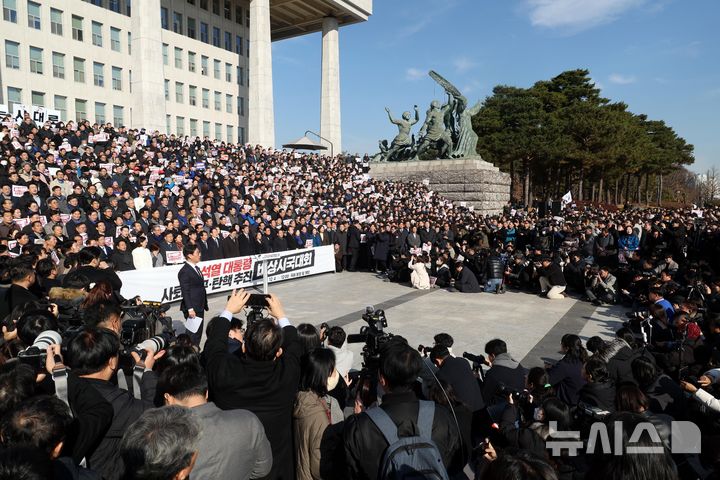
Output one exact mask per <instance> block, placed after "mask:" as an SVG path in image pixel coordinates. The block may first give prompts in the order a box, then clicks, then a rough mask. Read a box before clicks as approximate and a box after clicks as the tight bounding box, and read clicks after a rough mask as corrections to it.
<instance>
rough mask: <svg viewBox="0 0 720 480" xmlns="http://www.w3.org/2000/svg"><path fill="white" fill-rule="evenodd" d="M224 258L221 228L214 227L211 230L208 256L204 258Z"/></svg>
mask: <svg viewBox="0 0 720 480" xmlns="http://www.w3.org/2000/svg"><path fill="white" fill-rule="evenodd" d="M221 258H223V253H222V239H221V238H220V229H219V228H217V227H213V229H212V230H210V238H208V256H207V257H203V259H204V260H220V259H221Z"/></svg>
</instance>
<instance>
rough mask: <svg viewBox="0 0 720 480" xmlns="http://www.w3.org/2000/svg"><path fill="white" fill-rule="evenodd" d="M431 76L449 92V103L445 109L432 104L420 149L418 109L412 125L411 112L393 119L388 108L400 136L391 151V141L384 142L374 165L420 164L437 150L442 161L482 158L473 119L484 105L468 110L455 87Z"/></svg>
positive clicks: (463, 97)
mask: <svg viewBox="0 0 720 480" xmlns="http://www.w3.org/2000/svg"><path fill="white" fill-rule="evenodd" d="M429 75H430V77H431V78H432V79H433V80H435V81H436V82H437V83H438V84H439V85H440V86H441V87H442V88H443V89H444V90H445V93H446V94H447V97H448V100H447V103H446V104H445V105H442V106H441V105H440V102H439V101H437V100H433V101H432V102H431V103H430V109H428V111H427V114H426V117H425V122H424V123H423V125H422V127H421V128H420V131H419V132H418V135H419V140H418V144H417V147H415V146H414V138H413V137H412V135H411V131H412V126H413V125H415V124H416V123H417V122H418V120H419V118H418V110H417V106H415V121H411V119H410V112H405V113H403V115H402V119H399V120H396V119H393V118H392V115H391V114H390V109H389V108H387V107H386V108H385V111H387V113H388V117H389V118H390V121H391V122H392V123H393V124H395V125H397V126H398V134H397V136H396V137H395V138H394V139H393V141H392V143H391V144H390V146H389V147H388V146H387V143H388V142H387V140H384V141H382V142H381V145H382V147H381V148H380V153H378V154H376V155H375V156H374V157H373V161H379V162H382V161H402V160H418V159H419V158H420V156H421V155H422V154H424V153H426V152H427V151H428V150H429V149H430V148H435V149H437V151H438V158H439V159H444V158H463V157H477V158H479V155H478V154H477V151H476V149H477V142H478V136H477V134H476V133H475V132H474V131H473V128H472V117H473V116H474V115H476V114H477V113H478V112H479V111H480V108H482V102H481V101H479V102H477V103H476V104H475V105H473V106H472V107H468V100H467V98H466V97H465V96H464V95H463V94H462V93H460V91H459V90H458V89H457V88H456V87H455V85H453V84H452V83H450V82H448V81H447V80H446V79H445V78H444V77H442V76H441V75H439V74H438V73H437V72H435V71H433V70H431V71H430V73H429Z"/></svg>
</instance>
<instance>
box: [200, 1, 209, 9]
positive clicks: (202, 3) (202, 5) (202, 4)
mask: <svg viewBox="0 0 720 480" xmlns="http://www.w3.org/2000/svg"><path fill="white" fill-rule="evenodd" d="M200 8H202V9H204V10H207V9H208V0H200Z"/></svg>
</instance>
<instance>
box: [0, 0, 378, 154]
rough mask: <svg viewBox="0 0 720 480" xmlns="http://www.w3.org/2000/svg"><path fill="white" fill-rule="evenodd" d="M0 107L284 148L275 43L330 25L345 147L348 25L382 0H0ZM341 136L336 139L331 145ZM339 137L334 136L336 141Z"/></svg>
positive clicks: (329, 133)
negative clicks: (342, 78) (343, 46)
mask: <svg viewBox="0 0 720 480" xmlns="http://www.w3.org/2000/svg"><path fill="white" fill-rule="evenodd" d="M0 2H1V3H2V9H3V17H2V22H0V26H1V28H0V32H1V33H0V39H1V48H2V49H3V53H4V56H3V59H2V64H1V65H0V104H5V105H7V107H8V109H9V110H10V111H12V108H13V105H15V104H24V105H36V106H43V107H46V108H48V109H54V110H58V111H60V113H61V116H62V117H63V118H66V119H76V120H81V119H88V120H90V121H91V122H98V123H102V122H112V123H113V124H115V125H126V126H129V127H131V128H136V127H145V128H149V129H153V130H155V129H157V130H160V131H166V132H171V133H175V134H177V135H181V136H183V135H192V136H195V135H199V136H208V137H211V138H215V139H218V140H225V141H240V142H243V143H244V142H248V141H250V142H253V143H261V144H263V145H268V146H272V145H275V139H274V110H273V101H272V100H273V99H272V53H271V47H270V46H271V42H272V41H274V40H281V39H284V38H289V37H293V36H298V35H304V34H307V33H312V32H315V31H322V32H323V41H322V45H321V46H320V47H321V49H322V56H323V62H322V65H323V67H322V72H320V76H321V84H322V98H321V106H322V108H321V110H322V112H321V135H322V136H323V137H331V138H332V140H335V142H337V145H335V147H336V151H339V146H340V141H341V140H340V110H339V109H340V104H339V59H338V58H339V46H338V40H337V38H338V30H339V27H340V26H342V25H345V24H349V23H356V22H360V21H364V20H366V19H367V18H368V16H369V15H370V14H371V7H372V2H371V0H355V1H344V0H339V1H335V0H332V1H330V0H250V1H248V0H135V1H132V2H131V0H53V1H50V0H0ZM332 140H331V141H332ZM335 142H333V143H335Z"/></svg>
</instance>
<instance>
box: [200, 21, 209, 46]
mask: <svg viewBox="0 0 720 480" xmlns="http://www.w3.org/2000/svg"><path fill="white" fill-rule="evenodd" d="M200 41H201V42H203V43H208V24H207V23H205V22H200Z"/></svg>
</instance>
